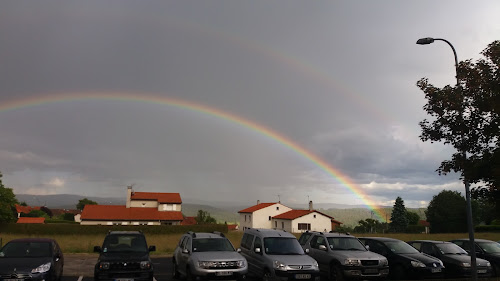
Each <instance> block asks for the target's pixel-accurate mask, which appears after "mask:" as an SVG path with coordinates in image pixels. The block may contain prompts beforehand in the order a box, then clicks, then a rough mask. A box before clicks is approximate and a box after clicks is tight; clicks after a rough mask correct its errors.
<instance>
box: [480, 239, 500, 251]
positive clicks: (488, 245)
mask: <svg viewBox="0 0 500 281" xmlns="http://www.w3.org/2000/svg"><path fill="white" fill-rule="evenodd" d="M477 244H478V245H479V246H480V247H481V249H483V251H484V252H485V253H488V254H494V253H500V244H498V243H497V242H478V243H477Z"/></svg>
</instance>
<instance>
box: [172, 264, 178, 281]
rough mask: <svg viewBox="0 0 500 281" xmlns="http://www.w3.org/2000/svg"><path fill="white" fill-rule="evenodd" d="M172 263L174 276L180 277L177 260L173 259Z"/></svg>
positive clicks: (175, 277)
mask: <svg viewBox="0 0 500 281" xmlns="http://www.w3.org/2000/svg"><path fill="white" fill-rule="evenodd" d="M172 265H173V269H172V278H174V279H179V269H178V268H177V263H176V262H175V260H173V261H172Z"/></svg>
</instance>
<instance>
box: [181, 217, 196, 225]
mask: <svg viewBox="0 0 500 281" xmlns="http://www.w3.org/2000/svg"><path fill="white" fill-rule="evenodd" d="M195 224H196V218H195V217H184V220H183V221H181V225H195Z"/></svg>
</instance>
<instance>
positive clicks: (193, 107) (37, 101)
mask: <svg viewBox="0 0 500 281" xmlns="http://www.w3.org/2000/svg"><path fill="white" fill-rule="evenodd" d="M84 100H109V101H125V102H143V103H150V104H164V105H168V106H172V107H176V108H180V109H184V110H190V111H194V112H199V113H203V114H207V115H210V116H214V117H217V118H221V119H224V120H227V121H230V122H233V123H235V124H238V125H241V126H243V127H245V128H248V129H250V130H252V131H254V132H257V133H259V134H261V135H263V136H266V137H268V138H270V139H272V140H275V141H276V142H278V143H280V144H282V145H283V146H285V147H287V148H288V149H290V150H292V151H294V152H295V153H297V154H298V155H300V156H302V157H304V158H305V159H307V160H308V161H310V162H312V163H313V164H314V165H315V166H317V167H318V168H320V169H321V170H323V171H324V172H326V173H327V174H328V175H330V176H331V177H333V178H334V179H335V180H337V181H338V182H340V183H341V184H342V185H344V186H345V187H347V188H348V189H349V190H350V191H351V192H352V193H353V194H354V195H355V196H357V197H358V198H360V199H361V200H362V202H363V203H364V204H365V205H366V206H367V207H368V208H369V209H371V210H372V211H373V212H374V214H375V215H376V216H377V218H378V219H379V220H381V221H385V213H383V210H380V209H379V208H378V207H377V205H376V204H375V202H374V201H372V200H371V199H370V198H368V197H367V196H366V195H365V194H364V192H363V190H362V189H361V188H360V187H358V186H357V185H356V184H355V183H354V182H352V181H351V180H350V179H349V178H348V177H347V176H345V175H343V174H342V173H341V172H340V171H339V170H337V169H335V168H334V167H333V166H332V165H331V164H329V163H328V162H326V161H325V160H323V159H321V158H320V157H318V156H317V155H315V154H313V153H312V152H311V151H309V150H307V149H306V148H304V147H302V146H301V145H299V144H298V143H296V142H294V141H292V140H291V139H289V138H287V137H286V136H284V135H281V134H279V133H278V132H276V131H274V130H272V129H270V128H267V127H265V126H264V125H261V124H258V123H256V122H253V121H250V120H248V119H245V118H243V117H240V116H237V115H235V114H232V113H229V112H225V111H222V110H220V109H217V108H213V107H209V106H206V105H202V104H197V103H194V102H191V101H186V100H181V99H177V98H171V97H164V96H155V95H147V94H143V93H141V94H138V93H121V92H83V93H72V94H49V95H44V96H37V97H29V98H24V99H17V100H11V101H8V102H4V103H2V104H0V112H6V111H12V110H16V109H21V108H26V107H32V106H38V105H43V104H50V103H61V102H68V101H84Z"/></svg>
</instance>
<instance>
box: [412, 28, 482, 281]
mask: <svg viewBox="0 0 500 281" xmlns="http://www.w3.org/2000/svg"><path fill="white" fill-rule="evenodd" d="M434 41H444V42H446V43H447V44H448V45H449V46H450V47H451V49H452V50H453V55H454V56H455V76H456V78H457V89H460V88H459V87H460V80H459V79H458V59H457V52H456V51H455V48H454V47H453V45H452V44H451V43H450V42H449V41H448V40H446V39H441V38H431V37H426V38H420V39H418V40H417V44H419V45H428V44H431V43H433V42H434ZM460 116H461V117H462V118H463V115H462V114H460ZM463 139H464V136H463V133H462V140H463ZM462 157H463V159H464V162H465V160H467V151H466V149H465V148H464V149H463V151H462ZM464 185H465V198H466V201H467V206H466V209H467V228H468V231H469V240H470V244H471V250H470V256H471V267H472V280H474V281H476V280H477V270H476V269H477V266H476V250H475V248H476V247H475V243H474V228H473V224H472V207H471V199H470V182H469V180H468V179H467V177H466V176H465V174H464Z"/></svg>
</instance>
